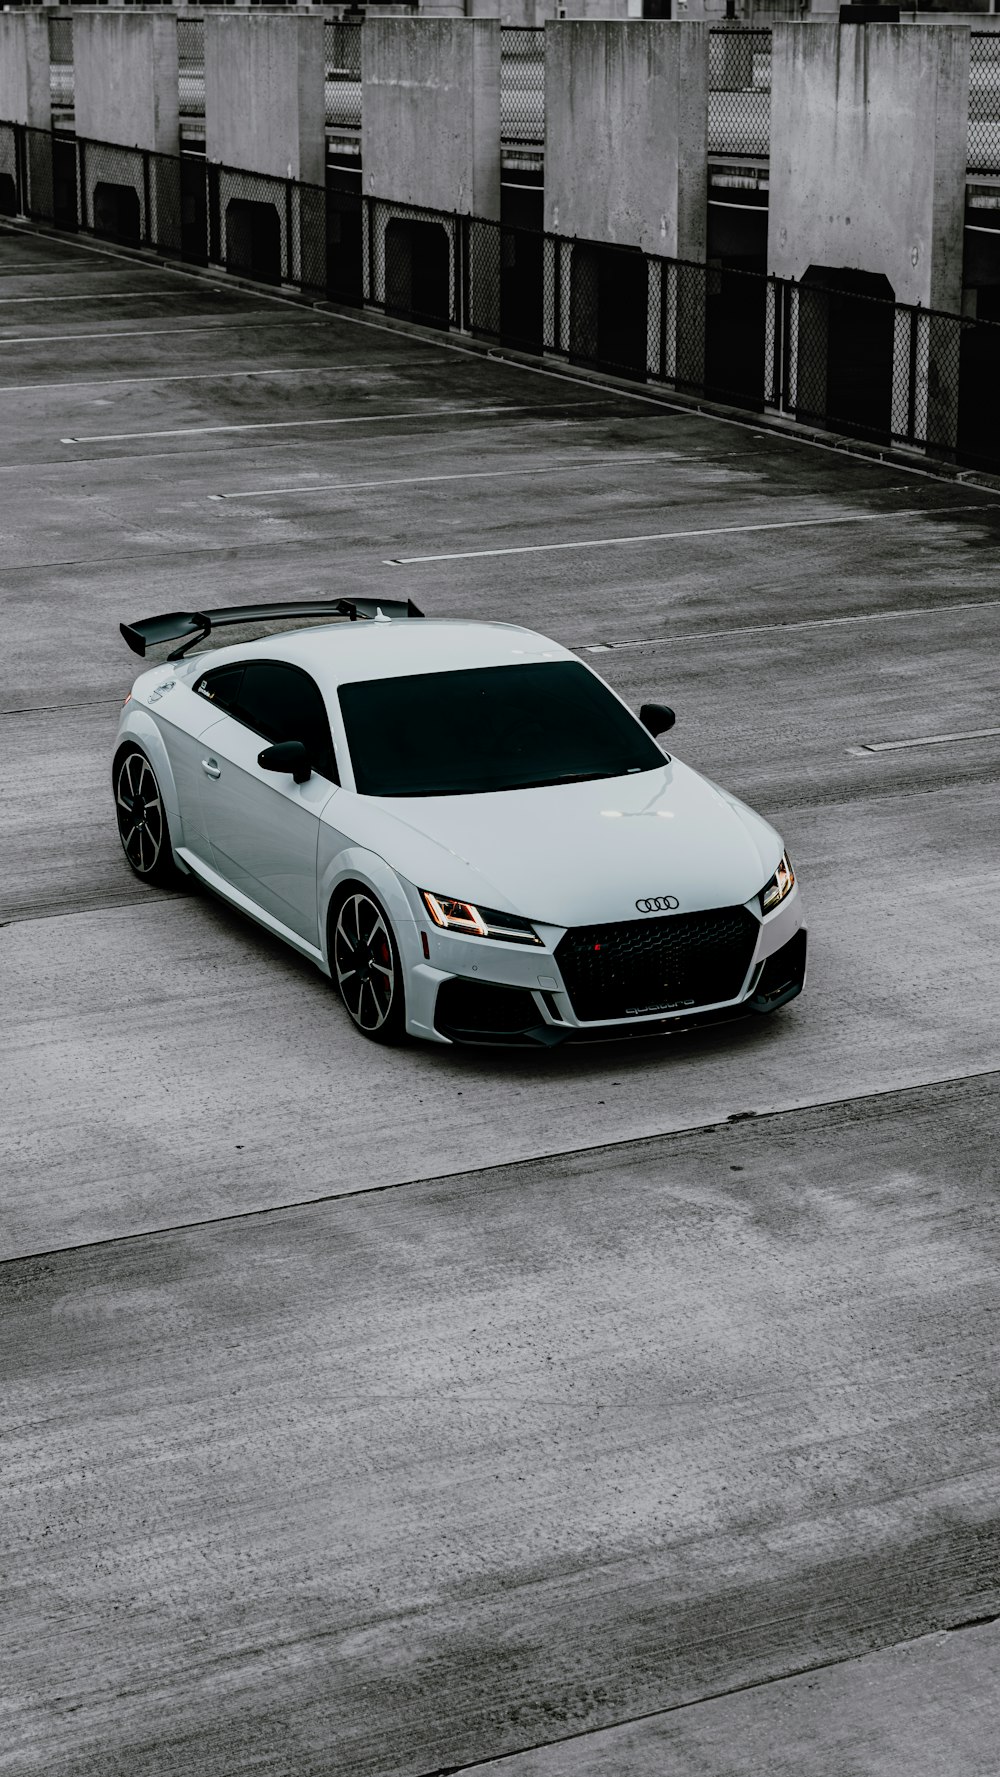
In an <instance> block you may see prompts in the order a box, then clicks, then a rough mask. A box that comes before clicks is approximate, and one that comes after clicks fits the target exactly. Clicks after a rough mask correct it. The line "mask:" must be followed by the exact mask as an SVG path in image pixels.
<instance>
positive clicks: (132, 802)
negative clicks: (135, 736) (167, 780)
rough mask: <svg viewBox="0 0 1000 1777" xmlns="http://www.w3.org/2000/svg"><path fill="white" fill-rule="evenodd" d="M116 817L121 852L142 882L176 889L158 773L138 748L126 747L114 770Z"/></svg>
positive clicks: (177, 878) (177, 872)
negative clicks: (157, 779) (157, 777)
mask: <svg viewBox="0 0 1000 1777" xmlns="http://www.w3.org/2000/svg"><path fill="white" fill-rule="evenodd" d="M114 791H115V813H116V815H117V816H118V836H119V838H120V839H121V842H122V850H123V852H124V853H125V856H126V858H127V860H128V862H129V864H130V865H131V867H132V869H133V870H134V871H135V874H136V876H138V877H140V878H141V879H142V881H143V882H150V883H153V884H155V885H156V886H157V887H158V888H168V887H173V888H175V887H176V886H177V884H178V883H179V882H180V880H181V875H180V871H179V870H178V869H177V866H176V864H175V863H174V860H173V854H172V852H171V849H170V829H169V827H168V826H167V815H166V810H165V808H164V806H163V797H162V795H161V793H160V786H159V784H158V783H157V781H156V773H155V772H154V770H153V767H152V766H151V765H150V763H149V760H148V759H147V758H146V755H145V753H144V752H142V751H141V749H140V748H139V747H124V748H123V749H122V751H121V752H120V753H119V754H118V757H117V759H116V760H115V766H114Z"/></svg>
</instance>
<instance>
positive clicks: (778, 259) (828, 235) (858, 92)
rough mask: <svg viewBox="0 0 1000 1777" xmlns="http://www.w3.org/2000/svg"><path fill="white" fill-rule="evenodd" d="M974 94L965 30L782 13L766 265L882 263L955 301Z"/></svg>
mask: <svg viewBox="0 0 1000 1777" xmlns="http://www.w3.org/2000/svg"><path fill="white" fill-rule="evenodd" d="M968 105H969V34H968V32H967V31H960V30H941V29H940V27H938V26H935V25H867V26H857V25H846V26H838V25H825V24H815V25H813V24H806V25H776V26H775V28H774V35H773V44H772V51H771V173H770V182H771V191H770V217H769V225H768V270H769V271H772V272H774V273H776V274H777V275H778V276H779V277H786V278H801V277H802V276H803V275H804V273H805V272H806V271H807V269H808V268H809V266H810V265H822V266H829V267H840V268H846V269H851V270H856V271H864V272H875V273H881V274H883V275H884V276H885V277H886V278H887V279H888V281H889V283H890V284H891V286H892V288H893V292H894V294H895V296H896V299H897V301H899V302H908V303H922V304H923V305H924V306H925V307H929V308H941V309H950V310H952V311H956V312H957V311H958V310H959V309H960V308H961V301H962V247H963V216H964V201H965V169H966V153H967V139H968Z"/></svg>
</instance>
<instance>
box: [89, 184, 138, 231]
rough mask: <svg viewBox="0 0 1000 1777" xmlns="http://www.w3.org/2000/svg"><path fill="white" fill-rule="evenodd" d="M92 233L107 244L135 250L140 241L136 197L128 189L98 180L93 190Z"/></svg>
mask: <svg viewBox="0 0 1000 1777" xmlns="http://www.w3.org/2000/svg"><path fill="white" fill-rule="evenodd" d="M92 215H93V222H94V233H95V234H98V235H100V236H101V237H102V239H104V240H107V241H121V242H123V243H124V244H126V245H128V246H131V247H137V246H138V245H139V243H140V242H141V240H142V212H141V210H140V207H139V193H138V192H137V191H135V190H134V189H133V187H132V186H131V185H111V184H106V183H104V181H103V180H102V181H101V182H100V183H99V184H97V185H95V186H94V197H93V210H92Z"/></svg>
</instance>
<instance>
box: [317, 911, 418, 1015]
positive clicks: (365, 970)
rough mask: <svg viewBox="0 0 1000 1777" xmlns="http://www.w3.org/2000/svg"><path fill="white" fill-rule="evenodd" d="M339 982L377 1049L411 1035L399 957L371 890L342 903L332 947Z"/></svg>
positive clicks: (343, 995)
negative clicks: (408, 1026) (408, 1034)
mask: <svg viewBox="0 0 1000 1777" xmlns="http://www.w3.org/2000/svg"><path fill="white" fill-rule="evenodd" d="M330 953H331V954H330V964H331V969H332V973H333V979H334V981H335V982H336V984H337V992H338V993H339V994H340V997H341V999H342V1000H343V1002H344V1005H345V1006H346V1008H347V1010H348V1012H349V1013H350V1016H351V1018H352V1020H353V1022H354V1024H355V1025H356V1027H357V1029H358V1030H360V1031H361V1032H362V1034H363V1035H364V1036H366V1037H370V1038H371V1039H372V1041H373V1042H375V1043H398V1042H400V1041H401V1039H402V1037H403V1035H404V1032H405V1029H406V1013H405V1007H404V995H403V980H402V971H401V969H400V962H399V951H398V949H397V947H396V940H395V938H394V936H393V932H392V927H391V925H390V924H389V920H388V918H387V916H386V914H385V913H384V912H383V910H382V908H381V907H380V906H379V904H378V902H377V901H376V900H375V897H374V896H373V895H370V894H369V893H368V891H367V890H366V889H360V888H355V889H352V890H350V892H349V893H348V894H346V895H345V896H344V897H343V899H342V900H341V901H340V902H339V903H338V906H337V912H336V917H335V919H334V921H333V942H332V944H331V946H330Z"/></svg>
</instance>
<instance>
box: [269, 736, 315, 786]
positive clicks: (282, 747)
mask: <svg viewBox="0 0 1000 1777" xmlns="http://www.w3.org/2000/svg"><path fill="white" fill-rule="evenodd" d="M257 764H258V765H259V766H260V767H261V769H262V770H264V771H286V772H289V773H290V774H291V776H292V777H293V778H294V779H295V782H296V783H297V784H304V783H305V782H306V780H307V779H308V778H310V777H312V766H311V765H310V763H309V754H308V752H307V751H306V748H305V746H304V745H303V743H302V741H300V740H279V741H278V742H276V744H275V745H274V746H273V747H265V748H264V750H263V752H262V753H258V754H257Z"/></svg>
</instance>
